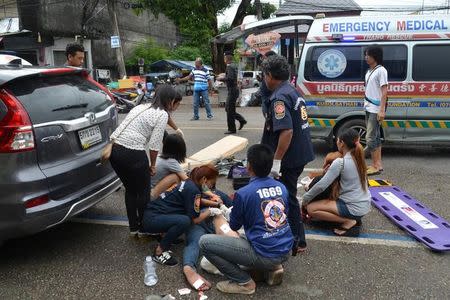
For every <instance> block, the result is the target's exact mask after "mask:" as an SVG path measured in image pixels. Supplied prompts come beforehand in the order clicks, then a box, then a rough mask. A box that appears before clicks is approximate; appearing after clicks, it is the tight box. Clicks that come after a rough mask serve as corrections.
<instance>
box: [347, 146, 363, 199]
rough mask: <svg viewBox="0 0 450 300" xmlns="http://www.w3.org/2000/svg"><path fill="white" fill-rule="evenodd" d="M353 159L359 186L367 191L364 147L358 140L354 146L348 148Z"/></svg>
mask: <svg viewBox="0 0 450 300" xmlns="http://www.w3.org/2000/svg"><path fill="white" fill-rule="evenodd" d="M350 153H351V155H352V158H353V161H354V162H355V165H356V170H357V171H358V175H359V181H360V182H361V187H362V188H363V190H364V191H367V184H366V183H367V166H366V160H365V159H364V149H363V147H362V145H361V144H360V143H359V142H356V143H355V147H354V148H353V149H352V150H350Z"/></svg>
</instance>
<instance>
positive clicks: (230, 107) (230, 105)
mask: <svg viewBox="0 0 450 300" xmlns="http://www.w3.org/2000/svg"><path fill="white" fill-rule="evenodd" d="M224 60H225V64H226V65H227V69H226V71H225V76H224V77H219V78H217V80H220V81H224V82H226V84H227V88H228V96H227V102H226V104H225V111H226V112H227V125H228V131H226V132H225V134H233V133H236V123H235V120H238V121H239V130H241V129H242V128H243V127H244V125H245V124H247V121H246V120H245V119H244V117H243V116H241V115H240V114H238V113H237V112H236V100H237V98H238V97H239V89H238V86H237V77H238V76H237V75H238V70H237V66H236V65H235V64H234V63H233V53H232V52H225V53H224Z"/></svg>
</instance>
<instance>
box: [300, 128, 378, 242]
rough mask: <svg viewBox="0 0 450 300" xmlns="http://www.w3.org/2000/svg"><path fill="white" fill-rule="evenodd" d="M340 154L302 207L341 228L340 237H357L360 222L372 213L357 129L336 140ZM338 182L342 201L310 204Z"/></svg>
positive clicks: (320, 201) (323, 201) (318, 217)
mask: <svg viewBox="0 0 450 300" xmlns="http://www.w3.org/2000/svg"><path fill="white" fill-rule="evenodd" d="M337 146H338V150H339V152H341V153H342V155H343V158H337V159H335V160H334V161H333V163H332V164H331V166H330V167H329V169H328V170H327V172H326V173H325V175H324V176H323V178H322V179H321V180H320V181H319V182H317V183H316V184H315V185H314V186H313V187H312V188H311V189H310V190H309V191H308V192H307V193H306V194H304V195H303V202H302V205H303V206H304V207H305V208H306V210H307V211H308V214H309V215H310V216H311V218H314V219H317V220H321V221H327V222H334V223H339V224H341V225H340V227H339V228H336V229H334V233H335V234H336V235H339V236H349V235H355V234H357V233H358V230H359V225H360V224H361V218H362V217H363V216H364V215H366V214H367V213H368V212H369V211H370V198H371V196H370V192H369V189H368V186H367V173H366V169H367V167H366V163H365V161H364V152H363V148H362V146H361V144H360V143H359V135H358V132H356V131H355V130H354V129H348V130H345V131H344V132H342V133H341V134H340V136H339V137H338V139H337ZM339 176H340V178H339V184H340V189H339V198H338V200H337V201H333V200H330V199H325V200H319V201H314V202H311V203H309V202H310V201H311V200H312V199H313V198H314V197H315V196H317V195H318V194H320V193H321V192H323V191H324V190H325V189H326V188H327V187H328V186H330V185H331V184H332V183H333V181H334V180H336V179H337V178H338V177H339Z"/></svg>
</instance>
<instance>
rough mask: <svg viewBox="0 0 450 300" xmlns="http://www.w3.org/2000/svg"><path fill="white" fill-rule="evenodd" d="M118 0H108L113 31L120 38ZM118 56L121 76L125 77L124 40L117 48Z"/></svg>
mask: <svg viewBox="0 0 450 300" xmlns="http://www.w3.org/2000/svg"><path fill="white" fill-rule="evenodd" d="M116 1H117V0H108V13H109V19H110V20H111V22H112V29H113V33H114V35H116V36H118V37H119V39H120V34H119V24H118V22H117V14H116ZM116 58H117V65H118V66H119V78H123V77H124V76H127V71H126V69H125V62H124V60H123V51H122V42H120V46H119V47H118V48H116Z"/></svg>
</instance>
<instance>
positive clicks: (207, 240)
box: [199, 144, 294, 294]
mask: <svg viewBox="0 0 450 300" xmlns="http://www.w3.org/2000/svg"><path fill="white" fill-rule="evenodd" d="M247 161H248V164H247V168H248V171H249V173H250V175H251V176H252V178H251V180H250V183H249V184H248V185H247V186H245V187H243V188H241V189H239V190H238V191H237V192H236V194H235V199H234V205H233V209H232V210H231V214H230V223H229V225H228V224H227V223H224V224H223V225H221V226H220V229H221V231H222V232H223V233H224V234H225V236H224V235H214V234H208V235H204V236H203V237H202V238H201V239H200V242H199V243H200V248H201V249H202V251H203V254H204V255H205V257H206V258H207V259H208V260H209V261H210V262H211V263H212V264H213V265H215V266H216V267H217V268H218V269H219V271H221V272H222V273H223V274H224V275H225V276H226V277H227V278H228V279H229V280H228V281H221V282H219V283H217V289H218V290H220V291H221V292H224V293H236V294H253V293H254V292H255V288H256V283H255V281H253V279H252V277H251V276H250V275H249V274H248V273H247V272H246V271H244V270H242V269H241V268H240V266H244V267H248V268H249V269H256V270H260V271H265V279H266V282H267V283H268V284H269V285H275V284H280V283H281V281H282V277H283V267H282V265H281V264H282V263H283V262H285V261H286V260H287V259H288V257H289V251H290V249H292V245H293V243H294V239H293V236H292V232H291V229H290V227H289V223H288V221H287V214H288V203H289V201H288V196H289V193H288V191H287V190H286V187H285V186H284V185H283V184H282V183H280V182H279V181H276V180H274V179H273V178H271V177H268V175H269V173H270V170H271V168H272V162H273V152H272V150H271V149H270V148H269V147H267V146H266V145H261V144H258V145H253V146H251V147H250V148H249V150H248V152H247ZM242 226H244V230H245V237H244V238H242V237H239V235H238V234H237V233H236V231H237V230H239V229H240V228H241V227H242Z"/></svg>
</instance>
